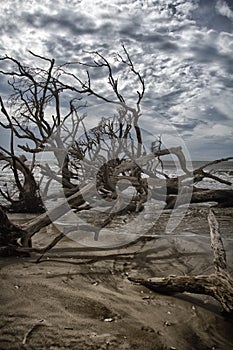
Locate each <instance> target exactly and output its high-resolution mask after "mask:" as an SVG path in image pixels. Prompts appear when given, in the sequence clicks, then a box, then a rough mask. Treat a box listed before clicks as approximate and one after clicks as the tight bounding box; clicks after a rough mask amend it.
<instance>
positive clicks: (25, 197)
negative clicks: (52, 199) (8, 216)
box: [0, 52, 83, 212]
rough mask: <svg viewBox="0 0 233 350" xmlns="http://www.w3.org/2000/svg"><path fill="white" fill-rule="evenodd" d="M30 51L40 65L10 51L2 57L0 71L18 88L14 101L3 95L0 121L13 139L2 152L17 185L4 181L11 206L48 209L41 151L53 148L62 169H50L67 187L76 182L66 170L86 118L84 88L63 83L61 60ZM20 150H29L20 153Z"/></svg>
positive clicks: (3, 192) (13, 86) (6, 197)
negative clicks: (39, 174) (39, 169)
mask: <svg viewBox="0 0 233 350" xmlns="http://www.w3.org/2000/svg"><path fill="white" fill-rule="evenodd" d="M30 54H31V56H32V57H33V58H34V60H35V62H36V65H35V66H33V65H32V64H23V63H22V62H20V61H18V60H16V59H14V58H12V57H9V56H5V57H3V58H0V63H2V65H3V69H1V70H0V74H1V75H2V76H6V77H8V78H9V81H8V85H9V86H10V88H11V89H12V94H11V95H10V97H9V98H8V100H6V99H4V98H3V97H0V106H1V115H0V126H1V127H2V128H3V129H5V130H6V132H7V133H8V134H9V138H10V144H9V146H7V145H4V147H3V145H2V146H1V148H0V151H1V153H0V157H1V160H2V161H4V162H3V167H4V166H5V165H8V166H9V167H10V168H11V170H12V173H13V178H14V186H12V184H7V183H6V185H7V188H6V189H4V188H3V187H2V186H1V189H0V191H1V195H2V196H3V197H4V199H5V200H6V201H7V202H9V203H10V207H9V209H11V210H13V211H18V212H19V211H20V212H22V211H23V212H40V211H42V210H43V203H42V199H41V196H40V193H39V183H38V179H35V175H34V173H35V167H36V165H37V159H38V158H39V154H40V153H41V152H43V151H44V150H46V151H47V152H52V153H53V155H54V159H55V160H56V162H57V163H58V168H59V173H58V174H56V173H54V171H53V170H52V169H51V167H49V166H48V167H46V168H45V169H44V172H45V173H47V172H49V173H50V174H53V176H56V177H57V178H58V179H59V181H63V183H64V186H67V187H70V188H72V187H73V186H72V183H71V182H70V178H69V177H68V176H67V175H68V174H66V172H65V171H63V172H62V168H63V166H64V167H65V165H64V158H65V157H66V148H67V144H66V140H67V139H68V138H70V137H72V135H76V133H77V130H78V127H79V122H80V120H82V118H83V116H79V114H78V109H79V107H80V94H81V93H82V88H80V90H78V89H76V91H74V93H72V89H71V88H70V87H69V86H67V87H65V86H64V84H62V86H61V85H60V84H59V77H60V75H61V69H62V68H61V67H58V66H56V65H55V60H54V59H48V58H45V57H41V56H39V55H36V54H34V53H32V52H30ZM5 64H6V67H7V68H5ZM67 90H68V91H69V97H67ZM66 98H67V102H66V103H64V100H65V99H66ZM67 123H69V126H67ZM20 152H23V154H22V155H20ZM25 154H27V157H25ZM26 159H27V162H25V161H26ZM62 178H63V180H62ZM5 187H6V186H5ZM15 189H16V191H15Z"/></svg>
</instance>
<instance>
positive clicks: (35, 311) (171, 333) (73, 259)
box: [0, 208, 233, 350]
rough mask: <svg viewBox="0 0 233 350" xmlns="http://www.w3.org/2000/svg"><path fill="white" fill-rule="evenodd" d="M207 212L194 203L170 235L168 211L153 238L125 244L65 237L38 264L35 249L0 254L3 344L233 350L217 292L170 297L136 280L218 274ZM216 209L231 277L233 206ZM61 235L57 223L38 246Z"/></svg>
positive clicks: (231, 328) (80, 349)
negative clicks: (98, 245) (20, 254)
mask: <svg viewBox="0 0 233 350" xmlns="http://www.w3.org/2000/svg"><path fill="white" fill-rule="evenodd" d="M207 211H208V210H207V209H206V208H196V209H193V210H189V211H188V213H187V214H186V216H185V218H184V219H183V220H182V222H181V224H180V225H179V226H178V227H177V228H176V230H175V231H174V232H173V233H172V235H168V234H167V235H164V234H163V233H164V227H165V226H166V222H167V219H168V216H169V211H166V212H165V213H164V214H163V215H162V216H161V217H160V219H159V220H158V221H157V222H156V223H155V224H154V225H153V227H151V228H150V230H149V234H151V235H152V234H155V235H156V238H155V239H153V240H150V241H138V242H137V243H135V244H133V245H131V246H129V247H125V248H121V249H118V248H117V249H111V250H96V249H95V248H94V247H83V246H81V245H80V244H78V243H76V242H73V241H71V240H69V239H67V238H66V239H64V240H63V241H61V242H60V243H59V244H58V245H57V246H56V247H54V248H53V250H51V251H50V252H49V253H47V254H46V255H45V256H44V257H43V259H42V260H41V262H40V263H35V261H36V259H37V257H38V255H37V254H33V255H32V256H31V257H30V258H7V259H1V261H0V267H1V269H0V276H1V292H0V300H1V303H0V313H1V318H0V349H2V350H3V349H4V350H8V349H9V350H16V349H41V350H42V349H43V350H45V349H46V350H47V349H53V350H55V349H71V350H72V349H74V350H87V349H90V350H93V349H102V350H104V349H108V350H112V349H114V350H115V349H122V350H123V349H135V350H136V349H138V350H141V349H143V350H160V349H163V350H165V349H170V350H171V349H173V350H174V349H177V350H187V349H189V350H191V349H195V350H199V349H200V350H207V349H213V350H214V349H216V350H217V349H218V350H219V349H221V350H228V349H229V350H230V349H232V348H233V324H232V323H231V322H229V321H227V320H226V319H225V318H224V315H223V314H222V313H221V308H220V306H219V304H218V303H217V302H216V301H215V300H214V299H212V298H211V297H207V296H200V295H199V296H197V295H194V294H188V293H185V294H176V295H173V296H171V295H163V294H159V293H154V292H151V291H149V290H148V289H146V288H144V287H141V286H139V285H136V284H134V283H132V282H130V281H129V280H128V276H134V277H136V276H137V277H157V276H168V275H185V274H187V275H196V274H209V273H211V272H212V271H213V255H212V251H211V248H210V239H209V228H208V223H207V219H206V216H207ZM215 214H216V217H217V219H218V221H219V224H220V229H221V234H222V237H223V241H224V246H225V249H226V252H227V261H228V269H229V272H230V273H231V274H232V275H233V256H232V248H233V225H232V219H233V211H232V209H215ZM12 218H13V220H14V221H15V222H20V221H23V220H25V218H23V217H20V216H17V215H13V216H12ZM27 219H29V216H28V217H27ZM56 234H57V229H56V228H54V227H52V226H51V227H49V228H48V229H47V230H43V231H42V232H41V233H40V234H37V235H35V238H34V244H35V245H37V246H44V245H45V244H46V243H48V242H49V241H50V240H51V239H52V238H53V237H55V235H56Z"/></svg>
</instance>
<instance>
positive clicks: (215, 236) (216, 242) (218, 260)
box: [208, 210, 227, 272]
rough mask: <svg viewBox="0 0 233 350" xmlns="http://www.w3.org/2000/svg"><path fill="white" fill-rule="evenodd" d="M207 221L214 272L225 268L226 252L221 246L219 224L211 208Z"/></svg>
mask: <svg viewBox="0 0 233 350" xmlns="http://www.w3.org/2000/svg"><path fill="white" fill-rule="evenodd" d="M208 222H209V227H210V238H211V248H212V249H213V252H214V266H215V269H216V272H219V271H221V269H222V270H226V268H227V262H226V252H225V249H224V246H223V242H222V237H221V234H220V230H219V224H218V221H217V220H216V217H215V215H214V213H213V211H212V210H210V211H209V214H208Z"/></svg>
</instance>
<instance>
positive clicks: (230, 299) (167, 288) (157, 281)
mask: <svg viewBox="0 0 233 350" xmlns="http://www.w3.org/2000/svg"><path fill="white" fill-rule="evenodd" d="M208 222H209V227H210V237H211V247H212V249H213V253H214V267H215V272H214V273H212V274H210V275H199V276H172V277H160V278H157V277H154V278H150V279H143V278H135V277H129V278H128V279H129V280H130V281H132V282H135V283H139V284H141V285H143V286H145V287H147V288H149V289H151V290H153V291H156V292H160V293H183V292H189V293H195V294H205V295H210V296H212V297H214V298H215V299H216V300H217V301H218V302H219V303H220V304H221V306H222V308H223V310H224V311H225V312H226V313H227V314H228V315H230V316H233V280H232V278H231V277H230V275H229V274H228V272H227V263H226V253H225V250H224V246H223V243H222V239H221V235H220V231H219V226H218V222H217V220H216V218H215V215H214V213H213V211H212V210H210V211H209V215H208Z"/></svg>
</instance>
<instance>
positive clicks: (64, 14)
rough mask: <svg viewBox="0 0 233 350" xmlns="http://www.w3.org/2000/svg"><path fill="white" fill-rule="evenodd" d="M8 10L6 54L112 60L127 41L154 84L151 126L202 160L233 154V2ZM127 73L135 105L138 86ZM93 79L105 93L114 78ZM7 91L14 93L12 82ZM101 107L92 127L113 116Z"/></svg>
mask: <svg viewBox="0 0 233 350" xmlns="http://www.w3.org/2000/svg"><path fill="white" fill-rule="evenodd" d="M0 10H1V11H0V23H1V24H0V35H1V39H0V50H1V55H4V54H8V55H11V56H14V57H16V58H18V59H21V60H23V61H28V60H30V59H31V58H30V55H29V54H28V50H29V49H30V50H33V51H34V52H36V53H38V54H40V55H45V56H48V57H54V58H55V59H56V60H57V63H64V62H66V61H72V60H81V59H86V57H85V54H84V53H83V50H99V51H100V52H102V53H103V54H104V55H107V56H108V57H110V59H111V57H112V56H111V55H112V53H113V52H115V51H119V50H120V46H121V43H122V42H124V43H125V45H126V47H127V49H128V51H129V52H130V54H131V57H132V59H133V61H134V62H135V66H136V67H137V69H140V72H141V73H142V74H143V76H144V77H145V81H146V95H145V100H144V105H143V107H144V108H143V112H144V119H143V127H144V128H145V129H148V130H150V132H151V133H154V134H155V135H158V134H161V135H162V136H163V137H164V140H165V141H166V142H167V143H170V142H171V140H173V137H177V140H178V139H179V138H180V139H182V140H183V141H184V142H185V143H186V145H187V147H188V149H189V151H190V153H191V155H192V156H193V157H195V158H200V157H204V158H208V157H210V158H212V157H214V158H215V157H220V156H227V155H230V153H231V152H232V146H233V145H232V141H231V140H232V126H233V125H232V124H233V121H232V118H233V117H232V101H233V80H232V77H233V68H232V67H233V5H232V1H231V0H175V1H170V0H112V1H111V2H109V1H107V0H94V1H89V0H79V1H78V0H58V1H56V2H54V1H52V0H40V1H36V0H25V1H23V2H21V1H17V0H8V1H5V2H1V4H0ZM116 69H118V68H116ZM119 74H120V79H119V84H120V86H121V88H122V91H124V94H125V96H126V98H128V99H129V100H130V99H132V101H133V98H134V96H135V94H136V87H135V85H134V84H135V81H134V80H130V79H128V76H127V74H126V72H125V71H119ZM92 77H93V80H94V83H95V84H96V86H97V87H98V88H99V89H100V91H101V92H103V93H105V91H106V86H107V85H106V84H105V83H104V80H103V79H104V78H105V79H106V77H103V76H102V75H100V74H99V73H97V72H92ZM105 81H106V80H105ZM0 91H1V93H2V94H4V93H5V94H7V92H8V87H7V85H6V84H5V81H1V82H0ZM109 93H110V92H109V91H106V94H109ZM95 103H98V108H97V109H96V108H95V109H93V108H90V109H89V110H88V112H89V113H90V115H91V120H89V121H88V125H90V126H91V125H92V124H95V123H96V122H97V119H96V115H98V114H99V115H101V114H111V111H108V108H109V107H108V106H105V105H102V104H101V103H100V102H98V101H95ZM97 110H98V113H97V112H96V111H97ZM93 112H95V113H96V115H95V116H93ZM175 134H176V135H175ZM174 135H175V136H174ZM177 142H178V141H177ZM203 149H204V150H205V155H203Z"/></svg>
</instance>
